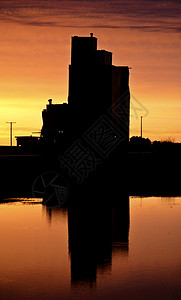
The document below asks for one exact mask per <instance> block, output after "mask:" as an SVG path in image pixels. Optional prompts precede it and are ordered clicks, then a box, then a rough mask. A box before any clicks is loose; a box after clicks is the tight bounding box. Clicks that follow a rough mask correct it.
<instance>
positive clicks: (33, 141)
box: [16, 135, 41, 153]
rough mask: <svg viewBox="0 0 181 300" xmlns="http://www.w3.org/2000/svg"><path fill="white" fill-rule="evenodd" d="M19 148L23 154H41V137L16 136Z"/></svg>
mask: <svg viewBox="0 0 181 300" xmlns="http://www.w3.org/2000/svg"><path fill="white" fill-rule="evenodd" d="M16 140H17V147H18V148H19V150H20V151H21V152H25V153H32V152H37V151H38V152H39V151H40V149H41V137H36V136H32V135H31V136H16Z"/></svg>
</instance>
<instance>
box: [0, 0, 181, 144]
mask: <svg viewBox="0 0 181 300" xmlns="http://www.w3.org/2000/svg"><path fill="white" fill-rule="evenodd" d="M172 2H173V1H171V0H170V1H164V0H159V1H156V2H155V1H154V0H151V1H148V0H147V1H144V2H143V1H141V0H140V1H137V0H132V1H127V2H124V1H121V0H120V1H119V0H117V1H116V0H115V1H96V0H94V1H92V2H91V1H64V0H63V1H58V0H53V1H45V0H41V1H40V0H39V1H30V0H24V1H20V0H19V1H13V0H6V1H1V3H0V40H1V43H0V57H1V59H0V70H1V72H0V145H8V144H9V125H8V124H6V121H15V122H16V124H15V125H14V132H13V135H14V136H17V135H31V134H32V132H33V131H40V129H41V127H42V118H41V112H42V110H43V109H44V108H45V106H46V104H47V100H48V99H49V98H52V99H53V102H54V103H62V102H66V101H67V97H68V65H69V63H70V46H71V45H70V42H71V36H73V35H80V36H89V33H90V32H94V36H96V37H97V38H98V48H99V49H105V50H108V51H111V52H113V64H115V65H128V66H129V67H131V68H132V69H131V70H130V90H131V94H132V95H133V97H132V99H131V107H132V111H131V124H130V125H131V126H130V136H132V135H139V134H140V116H141V115H143V136H144V137H148V138H150V139H151V140H155V139H159V140H160V139H161V140H165V139H172V140H175V141H179V142H181V117H180V115H181V101H180V94H181V84H180V82H181V71H180V69H181V55H180V51H181V39H180V35H181V29H180V27H179V24H180V12H181V5H180V4H179V1H174V6H173V5H171V4H172ZM33 3H34V5H33ZM103 4H104V5H103ZM135 99H137V100H135ZM135 108H136V109H135ZM13 144H14V145H15V144H16V141H15V139H14V140H13Z"/></svg>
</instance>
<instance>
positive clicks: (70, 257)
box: [0, 197, 181, 300]
mask: <svg viewBox="0 0 181 300" xmlns="http://www.w3.org/2000/svg"><path fill="white" fill-rule="evenodd" d="M16 200H17V199H16ZM0 237H1V247H0V259H1V269H0V299H1V300H5V299H6V300H10V299H11V300H13V299H23V300H24V299H25V300H26V299H54V300H56V299H57V300H58V299H181V198H180V197H175V198H166V197H164V198H160V197H150V198H139V197H130V198H129V199H128V198H127V197H125V198H124V199H122V204H120V201H119V202H116V203H112V204H108V205H107V206H106V207H105V208H102V209H101V208H100V207H98V208H97V207H93V208H91V205H90V207H88V208H87V207H86V206H85V207H82V208H77V209H72V210H70V209H69V210H63V209H58V208H57V209H48V208H46V207H44V206H42V204H41V202H39V201H37V200H36V199H29V200H28V199H19V201H18V202H9V203H2V204H0Z"/></svg>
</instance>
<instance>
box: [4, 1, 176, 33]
mask: <svg viewBox="0 0 181 300" xmlns="http://www.w3.org/2000/svg"><path fill="white" fill-rule="evenodd" d="M180 18H181V2H180V0H179V1H178V0H167V1H166V0H157V1H156V0H128V1H124V0H113V1H108V0H91V1H90V0H87V1H86V0H84V1H83V0H79V1H75V0H68V1H66V0H38V1H36V0H17V1H14V0H4V1H3V0H2V1H1V2H0V20H3V21H7V22H16V23H20V24H24V25H29V26H57V27H75V28H77V27H82V28H86V27H92V28H94V27H96V28H131V29H139V30H140V29H141V30H145V31H176V32H181V26H180Z"/></svg>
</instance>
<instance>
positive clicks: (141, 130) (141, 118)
mask: <svg viewBox="0 0 181 300" xmlns="http://www.w3.org/2000/svg"><path fill="white" fill-rule="evenodd" d="M142 137H143V116H141V138H142Z"/></svg>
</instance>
